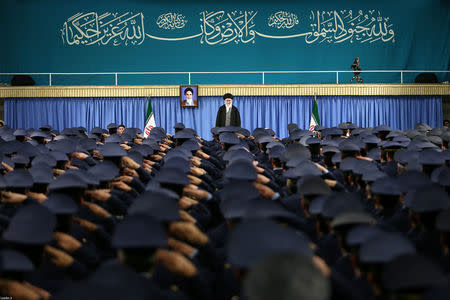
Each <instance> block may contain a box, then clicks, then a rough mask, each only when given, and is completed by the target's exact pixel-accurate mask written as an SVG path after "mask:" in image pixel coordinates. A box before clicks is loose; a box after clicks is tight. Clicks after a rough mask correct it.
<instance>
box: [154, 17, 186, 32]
mask: <svg viewBox="0 0 450 300" xmlns="http://www.w3.org/2000/svg"><path fill="white" fill-rule="evenodd" d="M186 23H187V20H186V17H185V16H183V15H182V14H177V13H165V14H162V15H160V16H159V17H158V20H156V25H158V27H159V28H162V29H166V30H175V29H181V28H183V27H184V26H185V25H186Z"/></svg>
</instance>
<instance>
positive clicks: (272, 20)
mask: <svg viewBox="0 0 450 300" xmlns="http://www.w3.org/2000/svg"><path fill="white" fill-rule="evenodd" d="M298 23H299V22H298V17H297V15H296V14H293V13H290V12H286V11H279V12H276V13H274V14H271V15H270V17H269V22H268V23H267V25H268V26H269V27H275V28H277V29H281V28H286V29H290V28H292V27H294V26H295V25H297V24H298Z"/></svg>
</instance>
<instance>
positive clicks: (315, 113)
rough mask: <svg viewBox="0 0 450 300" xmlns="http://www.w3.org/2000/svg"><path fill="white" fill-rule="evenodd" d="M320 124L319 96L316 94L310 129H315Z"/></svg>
mask: <svg viewBox="0 0 450 300" xmlns="http://www.w3.org/2000/svg"><path fill="white" fill-rule="evenodd" d="M316 125H320V117H319V108H318V106H317V98H316V95H314V104H313V109H312V113H311V121H309V131H314V127H315V126H316Z"/></svg>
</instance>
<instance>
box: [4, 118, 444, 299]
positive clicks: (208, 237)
mask: <svg viewBox="0 0 450 300" xmlns="http://www.w3.org/2000/svg"><path fill="white" fill-rule="evenodd" d="M287 128H288V131H289V136H288V137H285V138H279V137H277V136H276V133H275V132H274V131H273V130H271V129H268V128H256V129H255V130H253V132H250V131H249V130H247V129H244V128H239V127H233V126H226V127H214V128H212V129H211V138H209V137H199V136H198V135H197V134H196V132H195V130H193V129H191V128H185V126H184V124H182V123H177V124H175V126H174V130H175V134H174V135H170V134H168V133H167V132H166V130H165V129H164V128H161V127H156V128H153V129H152V130H151V132H150V135H149V136H148V137H146V138H144V137H143V136H141V134H142V131H141V130H139V129H136V128H126V127H125V126H124V125H120V126H118V125H117V124H113V123H112V124H109V125H108V126H107V129H102V128H99V127H96V128H93V129H92V130H91V131H90V132H89V133H88V132H87V131H86V129H85V128H83V127H75V128H66V129H64V130H62V131H61V132H58V131H56V130H53V129H52V127H51V126H50V125H45V126H42V127H40V128H39V129H36V130H35V129H28V130H25V129H13V128H10V127H8V126H7V125H4V126H2V127H1V128H0V138H1V139H0V161H1V164H0V171H1V173H2V175H1V176H0V190H1V203H0V295H1V296H2V298H1V299H14V300H17V299H26V300H28V299H33V300H34V299H64V300H70V299H108V300H114V299H195V300H206V299H214V300H221V299H223V300H225V299H227V300H229V299H249V300H266V299H267V300H269V299H270V300H273V299H277V300H287V299H290V300H292V299H308V300H309V299H310V300H326V299H345V300H351V299H355V300H359V299H361V300H367V299H386V300H388V299H389V300H395V299H423V300H426V299H433V300H440V299H447V300H448V299H450V289H449V284H450V282H449V278H450V254H449V247H450V198H449V194H448V193H449V191H450V168H449V166H450V151H449V150H448V147H449V141H450V131H448V130H447V129H448V128H447V127H445V126H444V127H442V128H430V127H429V126H428V125H427V124H423V123H420V124H416V126H415V128H414V129H413V130H406V131H399V130H392V129H391V128H390V127H389V126H387V125H380V126H377V127H375V128H359V127H357V126H356V125H354V124H352V123H351V122H347V123H342V124H339V126H338V127H333V128H325V127H323V126H320V125H318V126H316V127H315V128H314V131H308V130H302V129H299V128H298V126H297V125H296V124H293V123H292V124H288V125H287Z"/></svg>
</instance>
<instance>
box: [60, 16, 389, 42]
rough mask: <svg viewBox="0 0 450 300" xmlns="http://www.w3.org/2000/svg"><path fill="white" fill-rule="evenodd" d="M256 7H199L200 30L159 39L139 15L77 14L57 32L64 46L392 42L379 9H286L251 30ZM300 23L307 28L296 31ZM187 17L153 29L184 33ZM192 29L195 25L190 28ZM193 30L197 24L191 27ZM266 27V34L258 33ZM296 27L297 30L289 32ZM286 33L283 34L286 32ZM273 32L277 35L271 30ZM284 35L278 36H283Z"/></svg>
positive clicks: (158, 22)
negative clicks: (150, 41) (262, 40)
mask: <svg viewBox="0 0 450 300" xmlns="http://www.w3.org/2000/svg"><path fill="white" fill-rule="evenodd" d="M257 16H258V11H256V10H251V11H250V10H234V11H229V12H227V11H223V10H222V11H202V12H201V13H200V32H196V33H194V34H192V35H187V36H182V37H177V38H173V37H164V36H157V35H154V34H150V33H149V32H150V31H149V30H147V31H146V30H145V27H144V15H143V13H132V12H126V13H122V14H119V13H110V12H107V13H104V14H101V15H99V14H97V13H96V12H89V13H77V14H75V15H73V16H71V17H70V18H68V19H67V21H66V22H64V24H63V26H62V28H61V30H60V32H61V38H62V41H63V43H64V44H67V45H69V46H72V45H80V46H90V45H112V46H120V45H124V46H129V45H131V46H138V45H141V44H142V43H143V42H144V40H145V39H156V40H163V41H172V42H174V41H182V40H187V39H195V38H200V44H206V45H224V44H230V43H232V44H235V45H236V44H254V43H255V39H256V37H260V38H267V39H293V38H302V39H304V41H305V43H306V44H321V43H334V44H338V43H343V42H348V43H354V42H355V43H361V44H364V43H374V42H377V41H378V42H382V43H387V42H391V43H395V31H394V28H393V27H394V25H393V24H392V23H391V22H390V17H384V16H382V15H381V12H380V11H377V10H368V11H365V12H364V11H362V10H359V11H357V12H354V11H353V10H339V11H337V10H331V11H319V10H317V11H310V13H309V15H308V16H307V17H305V18H300V17H299V16H298V15H296V14H294V13H292V12H286V11H278V12H275V13H272V14H271V15H270V16H269V17H268V18H267V19H266V20H267V21H268V22H267V23H266V24H264V25H263V24H262V23H261V26H260V27H259V28H257ZM302 22H304V23H305V24H303V25H304V27H305V28H307V30H304V31H302V30H300V29H299V27H301V25H302ZM187 23H188V20H187V19H186V17H185V16H184V15H182V14H179V13H173V12H168V13H164V14H161V15H160V16H159V17H158V18H157V19H156V20H155V23H154V24H156V25H157V27H158V28H159V30H161V29H163V30H167V31H172V32H176V31H180V30H183V32H185V31H186V24H187ZM193 27H196V26H193ZM197 28H198V27H197ZM265 30H266V31H269V32H270V34H268V33H265V32H264V31H265ZM294 30H295V31H297V32H294ZM287 31H288V32H289V33H290V34H288V35H287V34H286V32H287ZM274 32H275V33H276V32H279V33H280V34H274ZM283 33H284V34H283Z"/></svg>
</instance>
